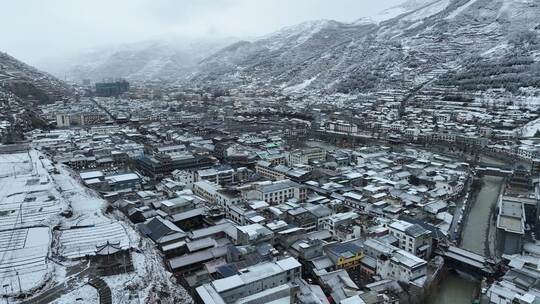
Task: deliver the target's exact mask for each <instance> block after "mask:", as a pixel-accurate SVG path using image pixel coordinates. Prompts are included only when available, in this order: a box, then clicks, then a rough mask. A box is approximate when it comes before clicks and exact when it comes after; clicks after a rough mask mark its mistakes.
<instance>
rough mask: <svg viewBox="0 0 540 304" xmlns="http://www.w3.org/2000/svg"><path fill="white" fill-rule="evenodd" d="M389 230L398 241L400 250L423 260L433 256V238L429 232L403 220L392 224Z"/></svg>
mask: <svg viewBox="0 0 540 304" xmlns="http://www.w3.org/2000/svg"><path fill="white" fill-rule="evenodd" d="M388 229H389V230H390V234H391V235H393V236H394V237H396V238H397V239H398V242H399V245H398V247H399V248H400V249H403V250H405V251H407V252H410V253H412V254H414V255H415V256H418V257H422V258H428V257H429V256H430V255H431V244H432V238H431V232H430V231H429V230H427V229H424V228H423V227H422V226H420V225H418V224H412V223H409V222H406V221H402V220H397V221H394V222H392V223H391V224H390V225H389V226H388Z"/></svg>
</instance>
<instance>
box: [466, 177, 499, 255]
mask: <svg viewBox="0 0 540 304" xmlns="http://www.w3.org/2000/svg"><path fill="white" fill-rule="evenodd" d="M503 181H504V178H503V177H499V176H483V177H482V178H481V188H480V191H478V194H477V196H476V200H475V202H474V203H473V206H472V208H471V210H470V211H469V216H468V218H467V223H466V224H465V226H464V229H463V233H462V237H463V238H462V242H461V247H462V248H463V249H467V250H470V251H472V252H475V253H478V254H480V255H486V253H489V252H490V248H486V238H487V233H488V229H489V225H490V220H491V219H490V215H491V211H492V209H493V208H494V207H495V206H496V204H497V198H498V197H499V192H500V190H501V187H502V184H503ZM491 241H494V240H490V242H491Z"/></svg>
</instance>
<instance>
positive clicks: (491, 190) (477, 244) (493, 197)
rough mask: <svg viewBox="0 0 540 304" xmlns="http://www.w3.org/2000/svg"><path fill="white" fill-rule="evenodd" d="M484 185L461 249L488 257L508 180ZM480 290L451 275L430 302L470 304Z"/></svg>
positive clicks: (492, 178)
mask: <svg viewBox="0 0 540 304" xmlns="http://www.w3.org/2000/svg"><path fill="white" fill-rule="evenodd" d="M481 161H482V162H485V163H489V164H493V165H505V163H504V162H501V161H499V160H497V159H493V158H489V157H482V158H481ZM480 182H481V185H480V186H481V188H480V190H479V191H478V193H477V195H476V199H475V201H474V203H473V206H472V207H471V210H470V211H469V216H468V217H467V222H466V223H465V226H464V229H463V233H462V234H461V235H462V241H461V247H462V248H464V249H467V250H470V251H473V252H476V253H478V254H481V255H485V254H486V253H487V252H492V251H493V249H492V248H486V245H487V244H488V242H486V240H487V238H488V229H489V225H490V215H491V211H492V208H494V206H495V205H496V203H497V199H498V197H499V192H500V190H501V187H502V186H503V183H504V178H502V177H498V176H483V177H482V178H481V180H480ZM490 242H493V240H490ZM493 245H494V244H492V246H493ZM492 246H490V247H492ZM486 249H488V250H486ZM477 288H479V282H474V281H470V280H467V279H464V278H462V277H460V276H459V275H458V274H456V273H454V272H451V273H450V274H449V275H448V277H446V278H444V279H443V280H442V281H441V285H440V286H439V290H438V292H437V293H436V294H435V295H434V296H433V297H432V298H430V299H429V300H428V303H429V304H447V303H448V304H450V303H452V304H470V303H471V301H472V300H473V293H474V291H475V289H477Z"/></svg>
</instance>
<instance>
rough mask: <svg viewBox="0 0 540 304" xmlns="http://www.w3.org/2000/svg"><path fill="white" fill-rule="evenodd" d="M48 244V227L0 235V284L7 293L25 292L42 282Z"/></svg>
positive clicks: (46, 272)
mask: <svg viewBox="0 0 540 304" xmlns="http://www.w3.org/2000/svg"><path fill="white" fill-rule="evenodd" d="M49 243H50V236H49V228H48V227H34V228H22V229H15V230H6V231H2V232H0V285H1V286H9V287H8V289H9V291H10V293H14V292H17V291H25V292H26V291H29V290H31V289H32V288H34V287H35V286H37V285H39V284H40V283H41V282H43V281H45V279H46V277H47V274H48V273H49V270H50V269H49V265H48V263H47V252H48V249H49ZM19 282H20V286H19Z"/></svg>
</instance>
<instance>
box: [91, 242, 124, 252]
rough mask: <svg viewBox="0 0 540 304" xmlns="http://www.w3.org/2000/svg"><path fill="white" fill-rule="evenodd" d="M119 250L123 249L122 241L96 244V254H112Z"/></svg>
mask: <svg viewBox="0 0 540 304" xmlns="http://www.w3.org/2000/svg"><path fill="white" fill-rule="evenodd" d="M118 251H122V248H121V247H120V242H115V243H111V242H109V241H107V242H105V243H103V244H101V245H96V255H112V254H115V253H117V252H118Z"/></svg>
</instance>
